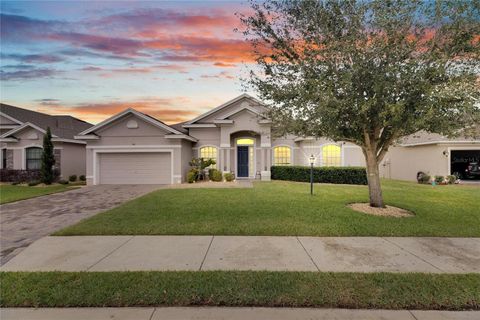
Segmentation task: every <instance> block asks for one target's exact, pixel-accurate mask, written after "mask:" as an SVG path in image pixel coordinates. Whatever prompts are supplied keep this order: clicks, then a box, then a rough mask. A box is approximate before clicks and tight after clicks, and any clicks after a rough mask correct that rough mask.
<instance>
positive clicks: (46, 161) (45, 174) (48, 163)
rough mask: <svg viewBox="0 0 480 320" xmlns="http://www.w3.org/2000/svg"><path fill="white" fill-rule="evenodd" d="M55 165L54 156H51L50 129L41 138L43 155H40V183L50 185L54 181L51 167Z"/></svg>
mask: <svg viewBox="0 0 480 320" xmlns="http://www.w3.org/2000/svg"><path fill="white" fill-rule="evenodd" d="M54 165H55V156H54V155H53V143H52V133H51V131H50V127H48V128H47V132H46V133H45V135H44V136H43V153H42V169H41V173H42V182H43V183H45V184H51V183H52V182H53V180H54V179H55V173H54V171H53V166H54Z"/></svg>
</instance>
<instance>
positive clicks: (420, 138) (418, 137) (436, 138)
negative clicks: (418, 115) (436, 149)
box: [400, 131, 479, 145]
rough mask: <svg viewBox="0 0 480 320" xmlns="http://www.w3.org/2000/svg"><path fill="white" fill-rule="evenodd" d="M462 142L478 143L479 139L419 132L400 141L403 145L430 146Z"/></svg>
mask: <svg viewBox="0 0 480 320" xmlns="http://www.w3.org/2000/svg"><path fill="white" fill-rule="evenodd" d="M455 141H457V142H460V141H472V142H478V141H479V139H478V138H477V139H476V138H474V137H470V136H465V135H462V134H460V135H459V136H458V137H453V138H452V137H450V138H449V137H445V136H443V135H441V134H438V133H430V132H426V131H419V132H416V133H414V134H411V135H409V136H406V137H404V138H402V139H400V143H401V144H402V145H415V144H428V143H438V142H455Z"/></svg>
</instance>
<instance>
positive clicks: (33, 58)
mask: <svg viewBox="0 0 480 320" xmlns="http://www.w3.org/2000/svg"><path fill="white" fill-rule="evenodd" d="M1 57H2V59H5V60H15V61H20V62H22V63H55V62H61V61H64V60H65V58H63V57H60V56H57V55H50V54H2V55H1Z"/></svg>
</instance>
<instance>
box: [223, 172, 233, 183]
mask: <svg viewBox="0 0 480 320" xmlns="http://www.w3.org/2000/svg"><path fill="white" fill-rule="evenodd" d="M223 177H224V178H225V180H226V181H228V182H231V181H233V179H234V178H235V177H234V176H233V174H232V173H230V172H227V173H225V174H224V175H223Z"/></svg>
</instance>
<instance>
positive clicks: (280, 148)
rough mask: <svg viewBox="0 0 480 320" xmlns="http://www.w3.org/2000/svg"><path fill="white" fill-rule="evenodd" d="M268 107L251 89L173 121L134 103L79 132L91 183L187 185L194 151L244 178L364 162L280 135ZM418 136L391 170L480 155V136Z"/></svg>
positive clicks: (437, 167)
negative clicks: (277, 168) (311, 161)
mask: <svg viewBox="0 0 480 320" xmlns="http://www.w3.org/2000/svg"><path fill="white" fill-rule="evenodd" d="M264 111H265V107H264V105H263V104H262V103H261V102H260V101H258V100H256V99H254V98H253V97H251V96H249V95H246V94H243V95H241V96H239V97H237V98H235V99H233V100H230V101H228V102H226V103H224V104H222V105H220V106H218V107H216V108H214V109H212V110H210V111H209V112H207V113H205V114H202V115H200V116H198V117H197V118H195V119H193V120H191V121H187V122H184V123H180V124H176V125H171V126H169V125H167V124H165V123H163V122H162V121H159V120H157V119H155V118H152V117H150V116H148V115H146V114H143V113H141V112H138V111H136V110H133V109H127V110H125V111H123V112H121V113H119V114H117V115H115V116H113V117H111V118H109V119H107V120H105V121H103V122H101V123H99V124H97V125H96V126H93V127H91V128H89V129H87V130H85V131H83V132H81V133H80V134H78V135H77V136H76V137H75V138H76V139H79V140H81V141H86V142H87V182H88V184H127V183H128V184H172V183H181V182H184V181H185V179H186V174H187V172H188V170H189V169H190V167H189V161H190V160H191V159H192V157H203V158H213V159H215V160H216V165H215V167H216V168H217V169H219V170H221V171H222V172H232V173H234V174H235V176H236V178H237V179H261V180H270V167H271V166H272V165H308V158H309V157H310V155H312V154H313V155H315V158H316V160H315V165H316V166H364V164H365V162H364V157H363V153H362V151H361V149H360V148H359V147H358V146H356V145H353V144H351V143H347V142H333V141H330V140H328V139H313V138H302V137H294V136H287V137H281V138H276V137H272V135H271V126H272V123H271V121H270V120H269V119H267V118H265V116H264ZM433 136H434V135H422V137H425V138H424V139H430V138H431V137H433ZM415 137H416V136H412V137H410V138H409V139H412V140H408V141H410V142H406V143H405V144H404V145H399V146H397V147H394V148H392V151H391V152H389V154H388V155H387V157H386V159H385V161H384V163H382V175H383V176H385V177H391V178H396V179H403V180H415V178H416V173H417V171H426V172H430V173H431V174H432V175H433V174H441V175H446V174H449V173H450V161H454V160H453V159H457V158H458V157H457V153H456V152H457V150H462V152H466V153H465V154H468V155H470V154H471V155H473V156H472V157H473V158H475V157H476V158H478V157H479V153H480V149H479V147H478V146H480V145H479V143H480V141H478V140H468V141H452V140H446V139H444V138H441V139H442V140H435V141H433V140H429V141H428V146H427V145H426V144H424V143H425V140H422V141H423V142H422V143H417V142H413V141H416V140H415V139H417V138H415ZM428 137H430V138H428ZM439 139H440V138H439ZM414 143H415V145H413V144H414ZM444 152H446V153H445V154H444Z"/></svg>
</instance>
